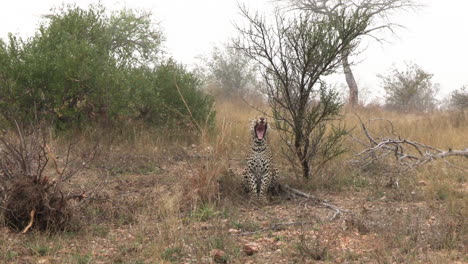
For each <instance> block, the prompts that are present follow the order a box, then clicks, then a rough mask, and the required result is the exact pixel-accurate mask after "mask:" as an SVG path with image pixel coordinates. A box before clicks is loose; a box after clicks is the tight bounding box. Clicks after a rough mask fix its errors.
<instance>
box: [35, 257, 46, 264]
mask: <svg viewBox="0 0 468 264" xmlns="http://www.w3.org/2000/svg"><path fill="white" fill-rule="evenodd" d="M37 263H38V264H46V263H49V262H48V261H47V259H45V258H41V259H39V260H38V261H37Z"/></svg>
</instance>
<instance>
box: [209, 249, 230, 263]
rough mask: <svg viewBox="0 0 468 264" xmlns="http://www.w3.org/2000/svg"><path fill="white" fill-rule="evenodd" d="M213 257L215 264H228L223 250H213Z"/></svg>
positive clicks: (211, 253)
mask: <svg viewBox="0 0 468 264" xmlns="http://www.w3.org/2000/svg"><path fill="white" fill-rule="evenodd" d="M210 255H211V257H212V258H213V261H214V262H215V263H226V262H227V261H226V253H224V251H222V250H221V249H213V250H211V252H210Z"/></svg>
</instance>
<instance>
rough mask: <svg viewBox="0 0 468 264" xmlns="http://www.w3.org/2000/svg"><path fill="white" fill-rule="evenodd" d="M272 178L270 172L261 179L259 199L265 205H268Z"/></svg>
mask: <svg viewBox="0 0 468 264" xmlns="http://www.w3.org/2000/svg"><path fill="white" fill-rule="evenodd" d="M272 176H273V175H271V173H270V172H267V173H265V175H263V177H262V178H261V182H260V193H259V199H260V201H261V202H262V203H264V204H266V203H268V190H269V189H270V186H271V181H272Z"/></svg>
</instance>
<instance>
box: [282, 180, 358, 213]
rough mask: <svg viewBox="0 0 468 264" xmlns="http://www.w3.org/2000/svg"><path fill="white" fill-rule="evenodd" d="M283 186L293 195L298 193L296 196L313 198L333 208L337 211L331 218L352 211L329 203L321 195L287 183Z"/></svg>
mask: <svg viewBox="0 0 468 264" xmlns="http://www.w3.org/2000/svg"><path fill="white" fill-rule="evenodd" d="M281 187H282V189H284V190H285V191H286V192H288V193H289V194H293V195H296V196H300V197H304V198H307V199H310V200H313V201H314V202H315V203H317V204H318V205H321V206H323V207H325V208H328V209H331V210H333V211H335V214H334V215H333V216H332V217H331V218H330V220H334V219H336V217H337V216H339V215H340V214H342V213H349V212H350V211H348V210H345V209H341V208H339V207H337V206H335V205H333V204H331V203H329V202H328V201H326V200H324V199H321V198H319V197H316V196H313V195H310V194H308V193H305V192H302V191H299V190H297V189H294V188H291V187H289V185H287V184H285V185H282V186H281Z"/></svg>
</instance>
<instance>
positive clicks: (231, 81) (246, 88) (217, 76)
mask: <svg viewBox="0 0 468 264" xmlns="http://www.w3.org/2000/svg"><path fill="white" fill-rule="evenodd" d="M207 64H208V70H209V75H210V76H209V78H210V79H211V80H213V81H215V82H216V84H217V86H219V88H220V91H221V93H220V95H221V96H222V97H232V96H244V95H246V94H251V93H252V92H253V91H255V88H256V86H258V85H259V84H258V80H257V69H256V66H255V64H254V63H253V62H252V60H251V59H250V58H249V57H247V56H245V54H243V53H242V52H240V51H239V50H237V49H234V48H231V47H225V48H222V49H221V48H218V47H215V48H214V49H213V51H212V53H211V57H210V58H209V59H208V61H207Z"/></svg>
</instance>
